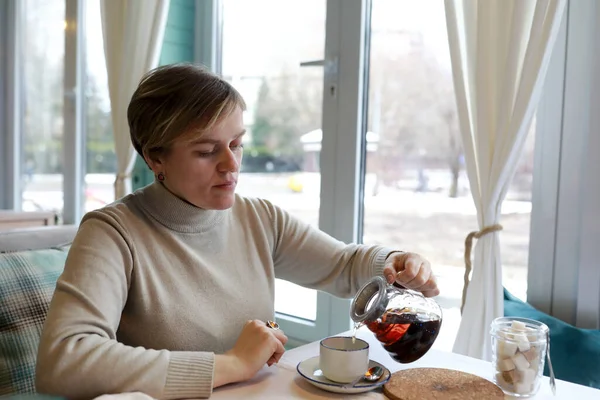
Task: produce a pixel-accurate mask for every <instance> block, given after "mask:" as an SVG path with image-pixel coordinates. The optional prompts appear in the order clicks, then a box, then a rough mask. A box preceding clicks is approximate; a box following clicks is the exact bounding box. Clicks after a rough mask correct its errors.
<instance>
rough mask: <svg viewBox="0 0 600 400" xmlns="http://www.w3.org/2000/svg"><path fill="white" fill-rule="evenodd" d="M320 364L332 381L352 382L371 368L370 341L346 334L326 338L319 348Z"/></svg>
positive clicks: (324, 373)
mask: <svg viewBox="0 0 600 400" xmlns="http://www.w3.org/2000/svg"><path fill="white" fill-rule="evenodd" d="M319 366H320V368H321V371H322V372H323V375H325V377H326V378H327V379H329V380H330V381H334V382H339V383H348V382H352V381H354V380H355V379H356V378H358V377H360V376H362V375H364V373H365V372H367V369H369V343H367V342H365V341H364V340H362V339H358V338H356V339H355V340H354V341H353V340H352V338H351V337H344V336H332V337H328V338H325V339H323V340H321V345H320V349H319Z"/></svg>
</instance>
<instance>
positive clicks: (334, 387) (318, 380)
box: [296, 356, 391, 394]
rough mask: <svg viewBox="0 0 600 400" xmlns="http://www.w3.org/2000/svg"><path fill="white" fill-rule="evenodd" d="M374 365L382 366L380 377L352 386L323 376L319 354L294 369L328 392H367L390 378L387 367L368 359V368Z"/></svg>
mask: <svg viewBox="0 0 600 400" xmlns="http://www.w3.org/2000/svg"><path fill="white" fill-rule="evenodd" d="M375 366H379V367H381V368H383V375H382V376H381V378H379V380H377V381H375V382H366V381H359V382H357V383H356V384H355V385H354V386H353V387H344V386H345V385H346V383H338V382H333V381H330V380H329V379H327V378H325V376H323V372H321V369H320V367H319V356H316V357H312V358H309V359H306V360H304V361H302V362H300V363H298V366H297V367H296V370H297V371H298V373H299V374H300V376H301V377H303V378H304V379H305V380H307V381H308V382H309V383H310V384H312V385H314V386H316V387H318V388H319V389H323V390H327V391H328V392H333V393H345V394H353V393H364V392H368V391H369V390H373V389H375V388H377V387H379V386H383V384H384V383H386V382H387V381H389V380H390V376H391V373H390V370H389V369H387V368H386V367H385V366H383V365H382V364H380V363H378V362H377V361H373V360H369V368H371V367H375Z"/></svg>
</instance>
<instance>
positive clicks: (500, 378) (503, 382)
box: [496, 372, 513, 391]
mask: <svg viewBox="0 0 600 400" xmlns="http://www.w3.org/2000/svg"><path fill="white" fill-rule="evenodd" d="M496 383H497V384H498V385H499V386H500V387H502V388H503V389H507V390H510V391H512V390H513V385H512V383H510V382H508V381H507V380H506V379H504V375H503V373H500V372H499V373H497V374H496Z"/></svg>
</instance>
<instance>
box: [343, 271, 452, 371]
mask: <svg viewBox="0 0 600 400" xmlns="http://www.w3.org/2000/svg"><path fill="white" fill-rule="evenodd" d="M350 317H351V318H352V320H353V321H354V322H355V324H356V325H355V326H356V327H357V328H358V327H360V326H362V325H366V327H367V328H368V329H369V330H370V331H371V332H373V333H374V334H375V337H376V338H377V340H379V342H380V343H381V344H382V346H383V348H384V349H385V350H386V351H387V352H388V353H389V354H390V355H391V356H392V358H393V359H394V360H396V361H398V362H400V363H411V362H413V361H416V360H418V359H419V358H421V357H422V356H423V355H424V354H425V353H427V351H428V350H429V349H430V348H431V346H432V345H433V343H434V342H435V339H436V338H437V336H438V333H439V332H440V327H441V325H442V309H441V307H440V306H439V305H438V303H437V302H436V301H435V300H433V299H431V298H426V297H424V296H423V295H422V294H421V293H419V292H415V291H414V290H409V289H403V288H400V287H396V286H394V285H391V284H388V283H387V281H386V280H385V278H384V277H382V276H376V277H374V278H373V279H371V280H370V281H368V282H367V283H365V284H364V285H363V287H362V288H361V289H360V290H359V291H358V293H357V294H356V296H354V299H353V300H352V304H351V305H350Z"/></svg>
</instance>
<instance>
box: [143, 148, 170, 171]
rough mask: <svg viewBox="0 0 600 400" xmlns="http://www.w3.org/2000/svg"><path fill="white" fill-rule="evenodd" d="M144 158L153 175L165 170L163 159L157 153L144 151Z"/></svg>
mask: <svg viewBox="0 0 600 400" xmlns="http://www.w3.org/2000/svg"><path fill="white" fill-rule="evenodd" d="M144 160H145V161H146V164H148V167H150V169H151V170H152V172H153V173H154V175H155V176H156V175H158V174H159V173H161V172H162V173H164V172H165V171H164V163H163V160H162V159H161V157H160V156H159V155H158V154H156V153H152V154H151V153H148V152H144Z"/></svg>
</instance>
